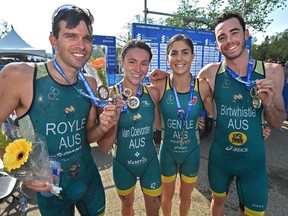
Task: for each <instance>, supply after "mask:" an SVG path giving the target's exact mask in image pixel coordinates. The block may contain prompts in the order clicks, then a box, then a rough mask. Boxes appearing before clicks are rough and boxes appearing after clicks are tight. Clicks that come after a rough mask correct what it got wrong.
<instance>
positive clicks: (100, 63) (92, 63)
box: [84, 45, 109, 100]
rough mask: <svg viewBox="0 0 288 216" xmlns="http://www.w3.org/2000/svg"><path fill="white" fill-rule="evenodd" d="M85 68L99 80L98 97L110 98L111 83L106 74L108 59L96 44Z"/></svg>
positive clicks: (102, 98) (101, 98)
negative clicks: (109, 83)
mask: <svg viewBox="0 0 288 216" xmlns="http://www.w3.org/2000/svg"><path fill="white" fill-rule="evenodd" d="M84 70H85V71H86V72H87V73H88V74H90V75H91V76H93V77H94V78H95V79H96V81H97V86H98V88H97V97H98V98H99V99H100V100H107V99H108V98H109V90H108V89H109V85H108V81H107V74H106V59H105V54H104V52H103V51H102V49H101V48H100V47H99V46H98V45H96V46H94V47H93V51H92V55H91V57H90V59H89V60H88V62H87V63H86V64H85V66H84Z"/></svg>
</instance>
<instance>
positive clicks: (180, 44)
mask: <svg viewBox="0 0 288 216" xmlns="http://www.w3.org/2000/svg"><path fill="white" fill-rule="evenodd" d="M193 59H194V53H192V50H191V47H190V46H189V45H188V44H187V43H186V42H185V41H184V40H179V41H174V42H173V43H172V44H171V45H170V46H169V50H168V54H167V60H168V62H169V65H170V68H171V69H172V71H173V74H179V75H180V74H185V73H190V67H191V63H192V61H193Z"/></svg>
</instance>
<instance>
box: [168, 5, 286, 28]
mask: <svg viewBox="0 0 288 216" xmlns="http://www.w3.org/2000/svg"><path fill="white" fill-rule="evenodd" d="M199 2H200V1H199V0H179V3H180V5H179V7H178V8H177V11H176V12H175V13H174V14H177V15H181V16H187V17H192V18H193V19H185V18H184V19H183V18H178V17H170V18H167V19H166V22H165V23H166V25H170V26H177V27H181V28H195V29H209V30H213V29H214V25H213V20H215V19H216V18H217V17H218V16H219V15H221V14H222V13H223V12H237V13H240V14H242V15H243V17H244V19H245V21H246V23H247V26H249V27H251V28H253V30H254V31H260V32H265V29H266V28H267V26H269V25H270V24H271V23H272V21H273V20H272V19H268V15H269V14H270V13H271V12H272V11H275V9H282V10H283V9H284V8H286V7H287V0H253V1H252V0H250V1H248V0H226V1H225V0H211V1H210V3H209V4H207V6H206V7H200V6H199Z"/></svg>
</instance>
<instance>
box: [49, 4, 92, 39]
mask: <svg viewBox="0 0 288 216" xmlns="http://www.w3.org/2000/svg"><path fill="white" fill-rule="evenodd" d="M82 20H83V21H84V22H85V23H86V25H87V28H88V30H89V33H90V34H91V35H92V34H93V27H92V24H93V22H94V17H93V15H92V14H91V13H90V11H89V10H88V9H82V8H79V7H77V6H74V5H62V6H60V7H58V8H57V9H56V10H55V11H54V13H53V15H52V34H53V35H54V36H55V37H56V38H58V36H59V31H60V26H59V22H61V21H65V22H66V23H67V25H66V28H68V29H73V28H75V27H76V26H77V25H79V23H80V21H82Z"/></svg>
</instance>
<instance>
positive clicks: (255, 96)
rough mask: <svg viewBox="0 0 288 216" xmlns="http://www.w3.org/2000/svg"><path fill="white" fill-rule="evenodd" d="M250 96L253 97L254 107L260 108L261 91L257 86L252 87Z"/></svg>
mask: <svg viewBox="0 0 288 216" xmlns="http://www.w3.org/2000/svg"><path fill="white" fill-rule="evenodd" d="M250 96H251V99H252V106H253V108H254V109H259V108H260V107H261V104H262V102H261V99H260V97H259V91H258V88H257V87H254V88H251V89H250Z"/></svg>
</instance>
